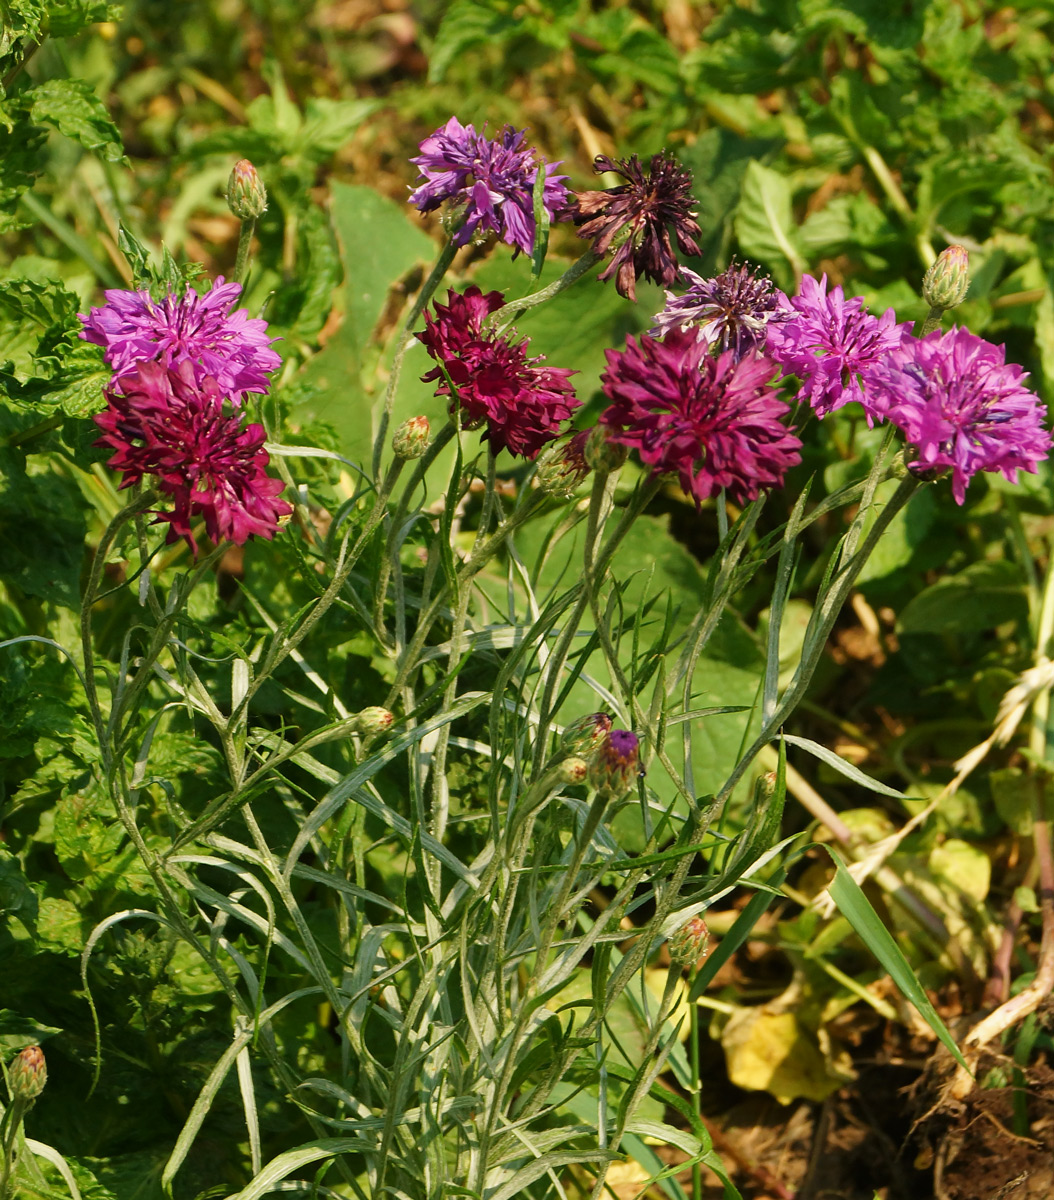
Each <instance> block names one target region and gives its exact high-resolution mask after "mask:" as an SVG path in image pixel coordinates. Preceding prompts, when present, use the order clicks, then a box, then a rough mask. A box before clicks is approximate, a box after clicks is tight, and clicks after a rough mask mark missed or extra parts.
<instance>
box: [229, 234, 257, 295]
mask: <svg viewBox="0 0 1054 1200" xmlns="http://www.w3.org/2000/svg"><path fill="white" fill-rule="evenodd" d="M255 228H256V218H255V217H246V218H245V220H244V221H242V223H241V228H240V229H239V230H238V256H237V258H235V260H234V281H235V283H240V284H241V285H242V286H243V287H244V286H245V280H246V279H247V278H248V275H249V252H250V250H251V249H252V241H253V230H254V229H255Z"/></svg>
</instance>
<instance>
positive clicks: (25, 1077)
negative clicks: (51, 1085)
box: [7, 1046, 48, 1101]
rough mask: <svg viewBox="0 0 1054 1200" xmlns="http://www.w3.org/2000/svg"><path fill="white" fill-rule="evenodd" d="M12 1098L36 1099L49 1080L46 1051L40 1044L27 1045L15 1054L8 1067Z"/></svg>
mask: <svg viewBox="0 0 1054 1200" xmlns="http://www.w3.org/2000/svg"><path fill="white" fill-rule="evenodd" d="M7 1079H8V1085H9V1087H10V1089H11V1099H12V1100H23V1101H25V1100H35V1099H36V1098H37V1097H38V1096H39V1095H40V1093H41V1092H42V1091H43V1090H44V1084H46V1083H47V1081H48V1068H47V1064H46V1063H45V1062H44V1051H43V1050H41V1048H40V1047H39V1046H27V1047H26V1048H25V1049H24V1050H22V1051H20V1052H19V1053H18V1054H16V1055H15V1058H14V1061H13V1062H12V1063H11V1065H10V1066H9V1067H8V1068H7Z"/></svg>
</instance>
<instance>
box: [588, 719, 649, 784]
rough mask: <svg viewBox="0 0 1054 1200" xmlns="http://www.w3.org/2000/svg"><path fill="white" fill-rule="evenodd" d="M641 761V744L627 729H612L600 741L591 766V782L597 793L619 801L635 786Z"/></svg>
mask: <svg viewBox="0 0 1054 1200" xmlns="http://www.w3.org/2000/svg"><path fill="white" fill-rule="evenodd" d="M639 761H640V741H639V739H638V738H637V735H636V734H635V733H630V731H629V730H628V729H612V730H611V732H610V733H608V734H605V736H604V737H603V738H602V739H601V740H600V742H599V744H598V745H597V748H596V749H595V750H594V751H593V757H592V759H591V760H590V763H589V782H590V783H591V784H592V785H593V787H595V788H596V789H597V791H598V792H607V793H608V794H609V795H610V796H612V797H613V798H615V799H618V798H619V797H620V796H622V795H624V794H625V792H626V791H627V790H628V789H629V787H630V785H631V784H632V783H633V778H634V776H635V775H636V774H637V769H638V768H637V764H638V763H639Z"/></svg>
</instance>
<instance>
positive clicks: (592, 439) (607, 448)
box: [585, 425, 629, 473]
mask: <svg viewBox="0 0 1054 1200" xmlns="http://www.w3.org/2000/svg"><path fill="white" fill-rule="evenodd" d="M628 457H629V450H628V449H627V447H625V446H621V445H619V443H618V442H613V441H612V440H611V435H610V434H609V432H608V431H607V429H605V427H604V426H603V425H596V426H594V427H593V428H592V429H591V430H590V431H589V437H588V439H587V440H586V445H585V460H586V462H587V463H588V464H589V465H590V466H591V467H592V468H593V470H594V471H606V472H608V473H610V472H611V471H617V470H618V469H619V467H621V466H622V464H623V463H624V462H625V461H626V459H627V458H628Z"/></svg>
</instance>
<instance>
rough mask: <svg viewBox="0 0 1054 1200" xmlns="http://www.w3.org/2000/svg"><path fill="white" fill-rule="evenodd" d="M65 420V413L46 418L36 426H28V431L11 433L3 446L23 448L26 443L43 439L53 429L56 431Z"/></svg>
mask: <svg viewBox="0 0 1054 1200" xmlns="http://www.w3.org/2000/svg"><path fill="white" fill-rule="evenodd" d="M65 419H66V414H65V413H56V414H55V415H54V416H53V417H47V418H46V419H45V420H43V421H38V422H37V423H36V425H30V427H29V428H28V429H23V430H21V431H20V432H19V433H12V434H11V436H10V437H8V438H6V439H5V442H4V444H5V445H7V446H24V445H25V444H26V442H32V441H35V440H36V439H37V438H38V437H43V436H44V434H45V433H50V432H51V431H52V430H53V429H58V427H59V426H60V425H61V424H62V422H63V421H65Z"/></svg>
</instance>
